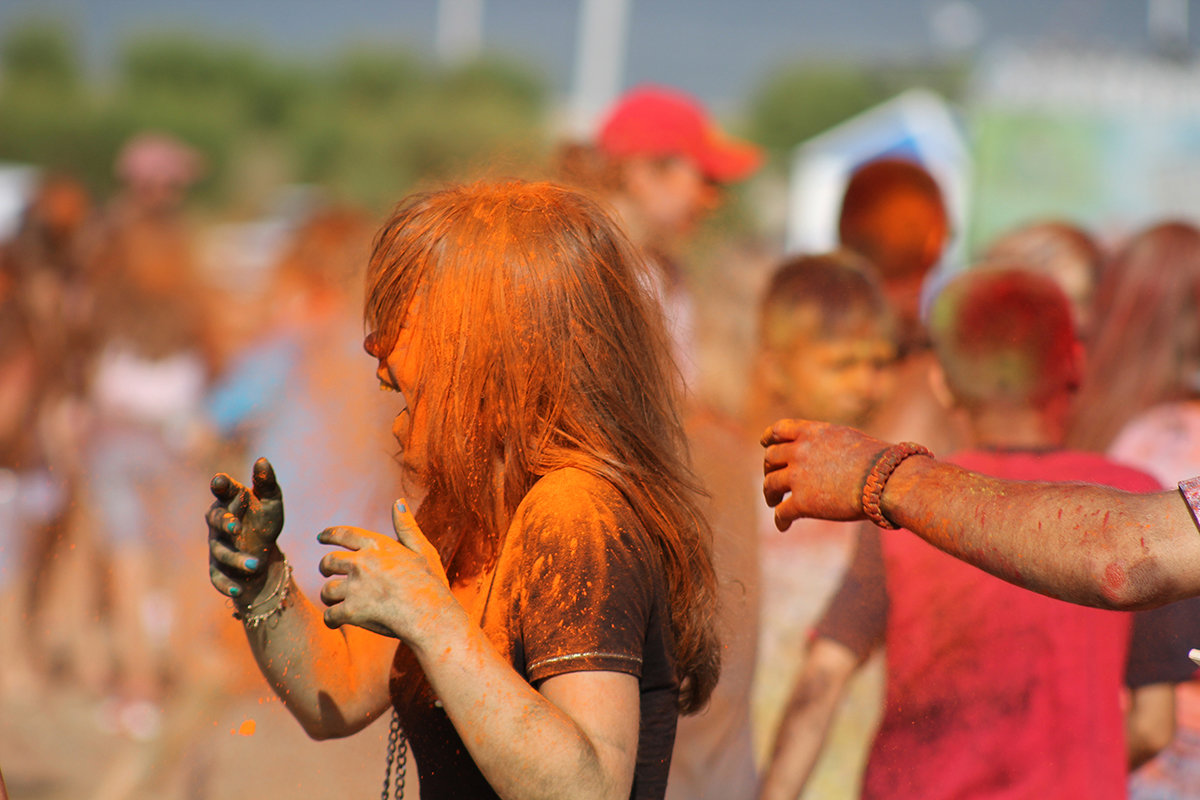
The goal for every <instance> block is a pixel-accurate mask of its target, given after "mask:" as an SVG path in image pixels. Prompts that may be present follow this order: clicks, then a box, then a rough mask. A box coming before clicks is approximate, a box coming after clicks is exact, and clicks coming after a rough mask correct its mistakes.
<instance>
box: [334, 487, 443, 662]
mask: <svg viewBox="0 0 1200 800" xmlns="http://www.w3.org/2000/svg"><path fill="white" fill-rule="evenodd" d="M392 526H393V527H394V528H395V532H396V535H395V537H394V538H393V537H391V536H385V535H384V534H381V533H375V532H374V531H368V530H363V529H362V528H353V527H349V526H339V527H335V528H327V529H325V530H323V531H321V533H320V534H319V535H318V536H317V540H318V541H320V542H321V543H322V544H332V545H338V546H339V547H342V548H344V549H343V550H335V551H333V552H331V553H328V554H327V555H325V557H323V558H322V559H321V574H322V575H324V576H326V577H327V578H329V580H328V581H326V582H325V585H324V586H323V587H322V588H321V600H322V601H323V602H324V603H325V605H326V606H328V608H326V609H325V624H326V625H328V626H329V627H330V628H339V627H341V626H342V625H347V624H348V625H357V626H359V627H361V628H365V629H367V630H369V631H373V632H375V633H378V634H382V635H384V636H392V637H395V638H398V639H400V640H402V641H404V642H405V643H406V644H408V645H409V646H410V647H419V646H420V645H421V643H423V642H426V641H428V637H429V636H430V635H432V634H434V633H436V632H437V630H439V628H440V627H441V626H440V624H439V620H441V619H443V617H444V615H445V614H448V613H450V614H453V613H458V614H462V613H464V610H463V608H462V606H461V605H460V604H459V603H458V602H457V601H456V600H455V599H454V596H453V594H452V593H451V591H450V587H449V584H448V581H447V580H446V572H445V570H444V569H443V568H442V563H441V560H440V559H439V557H438V553H437V549H436V548H434V546H433V545H432V544H430V542H429V540H428V539H426V538H425V535H424V534H423V533H421V529H420V528H419V527H417V523H416V520H415V519H413V515H412V512H411V511H409V510H408V507H407V503H406V502H405V501H404V500H397V501H396V503H395V504H394V505H393V506H392Z"/></svg>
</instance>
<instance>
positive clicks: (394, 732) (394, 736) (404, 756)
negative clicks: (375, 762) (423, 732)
mask: <svg viewBox="0 0 1200 800" xmlns="http://www.w3.org/2000/svg"><path fill="white" fill-rule="evenodd" d="M393 771H394V772H395V776H396V778H395V785H394V786H393V783H392V773H393ZM407 771H408V737H407V736H405V735H404V731H402V730H400V714H399V713H398V712H397V711H396V709H395V708H394V707H393V708H392V724H391V726H390V727H389V728H388V744H387V771H386V772H384V774H383V794H381V795H380V797H381V798H382V800H388V790H389V789H393V790H394V793H393V794H392V800H404V777H405V773H406V772H407Z"/></svg>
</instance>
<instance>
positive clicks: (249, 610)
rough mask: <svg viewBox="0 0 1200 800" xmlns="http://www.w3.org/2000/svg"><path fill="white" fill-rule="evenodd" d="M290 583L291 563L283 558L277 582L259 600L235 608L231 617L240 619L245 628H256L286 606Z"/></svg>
mask: <svg viewBox="0 0 1200 800" xmlns="http://www.w3.org/2000/svg"><path fill="white" fill-rule="evenodd" d="M291 585H292V565H291V564H289V563H288V562H287V561H286V560H285V561H284V562H283V569H282V570H280V578H279V583H278V584H276V586H275V588H274V589H272V590H271V593H270V594H269V595H267V596H266V597H265V598H263V599H262V600H261V601H260V602H257V603H254V604H252V605H249V606H247V607H246V608H245V609H238V608H235V609H234V610H233V618H234V619H238V620H241V621H242V623H243V624H244V625H245V626H246V627H247V628H257V627H258V626H259V625H262V624H263V623H264V622H266V621H267V620H268V619H270V618H271V617H273V616H275V615H276V614H278V613H279V612H281V611H283V609H284V608H286V607H287V602H288V592H289V588H290V587H291Z"/></svg>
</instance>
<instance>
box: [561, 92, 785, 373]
mask: <svg viewBox="0 0 1200 800" xmlns="http://www.w3.org/2000/svg"><path fill="white" fill-rule="evenodd" d="M762 159H763V155H762V151H761V150H760V149H759V148H758V147H757V146H755V145H753V144H751V143H749V142H744V141H741V140H739V139H735V138H732V137H730V136H728V135H726V134H725V133H723V132H722V131H721V130H720V129H719V128H718V127H717V126H716V124H715V123H714V122H713V121H712V119H711V118H710V116H709V114H708V112H707V111H706V110H705V109H704V108H703V106H701V105H700V103H699V102H698V101H696V100H695V99H694V98H692V97H691V96H689V95H687V94H685V93H683V92H681V91H678V90H676V89H671V88H668V87H663V86H654V85H646V86H639V87H636V88H634V89H631V90H630V91H629V92H627V93H626V94H624V95H623V96H621V97H620V98H618V99H617V101H616V102H615V103H613V105H612V107H611V108H609V109H608V111H607V112H606V113H605V114H604V115H603V117H602V119H601V121H600V124H599V126H598V128H597V131H596V134H595V138H594V141H592V142H590V143H586V144H580V143H574V142H573V143H569V144H566V145H564V146H563V147H562V148H561V150H560V152H559V154H558V163H557V165H556V169H557V172H558V176H559V178H560V179H562V180H564V181H565V182H567V183H570V184H573V185H577V186H580V187H582V188H584V189H588V190H591V191H594V192H596V193H597V194H598V195H600V197H601V198H603V199H604V200H605V201H606V202H607V203H609V204H610V205H611V206H612V207H613V209H614V210H615V211H616V213H617V216H618V218H619V220H620V222H621V225H622V226H623V227H624V228H625V231H626V233H627V234H628V235H629V237H630V238H631V239H632V240H633V243H634V244H635V245H637V246H638V248H640V249H641V251H642V252H643V253H644V254H645V256H646V258H647V259H648V260H649V261H650V263H651V264H652V265H653V266H654V271H653V273H652V275H653V276H654V278H655V289H656V290H657V292H658V294H659V296H660V298H661V299H662V302H663V308H664V309H665V311H666V313H667V319H668V322H669V323H670V326H671V328H670V329H671V333H672V336H673V338H674V341H675V344H676V352H675V356H676V360H677V361H678V362H679V365H680V368H681V369H682V370H683V372H684V378H685V381H686V383H687V385H688V386H689V387H692V386H694V384H695V374H696V370H697V368H698V364H697V359H696V355H695V352H694V346H695V325H696V320H695V318H694V317H695V311H694V309H693V301H692V297H691V293H690V290H689V289H688V287H687V271H686V269H685V268H684V267H683V265H682V263H681V259H682V258H683V256H684V250H685V248H686V245H687V243H688V242H689V240H690V239H691V237H692V236H693V234H695V232H696V230H697V227H698V226H699V225H700V223H701V222H702V221H703V220H704V219H705V218H706V217H707V216H709V215H710V214H712V212H714V211H715V210H716V209H717V207H718V206H719V205H720V203H721V200H722V190H723V188H724V187H725V186H727V185H728V184H731V183H735V182H738V181H742V180H745V179H747V178H749V177H750V176H751V175H753V174H754V172H755V171H756V170H757V169H758V168H759V166H760V165H761V163H762Z"/></svg>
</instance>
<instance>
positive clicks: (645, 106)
mask: <svg viewBox="0 0 1200 800" xmlns="http://www.w3.org/2000/svg"><path fill="white" fill-rule="evenodd" d="M597 146H598V147H599V148H600V150H601V151H603V152H604V153H606V154H608V155H610V156H615V157H618V158H619V157H622V156H684V157H686V158H689V159H691V160H692V161H693V162H694V163H695V164H696V165H697V166H698V167H699V168H700V171H701V172H703V173H704V175H705V177H707V178H709V179H710V180H714V181H716V182H718V183H730V182H732V181H739V180H742V179H743V178H746V177H748V176H749V175H750V174H751V173H753V172H754V171H755V170H756V169H758V167H759V165H761V164H762V160H763V155H762V149H761V148H759V147H758V146H757V145H754V144H751V143H750V142H746V141H742V140H740V139H734V138H732V137H729V136H726V135H725V134H724V133H722V132H721V130H720V129H719V128H718V127H717V126H716V125H715V124H714V123H713V122H712V120H711V119H710V118H709V116H708V113H707V112H706V111H705V110H704V108H703V107H702V106H701V105H700V104H699V103H698V102H696V101H695V100H694V99H693V98H691V97H689V96H688V95H686V94H684V93H683V92H679V91H676V90H673V89H667V88H663V87H659V86H640V87H637V88H635V89H632V90H630V91H629V92H628V93H626V94H625V95H624V96H623V97H622V98H621V99H620V100H618V101H617V102H616V103H615V104H614V105H613V107H612V108H611V109H610V110H609V112H608V115H607V117H606V118H605V120H604V122H603V124H602V125H601V126H600V134H599V136H598V139H597Z"/></svg>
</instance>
